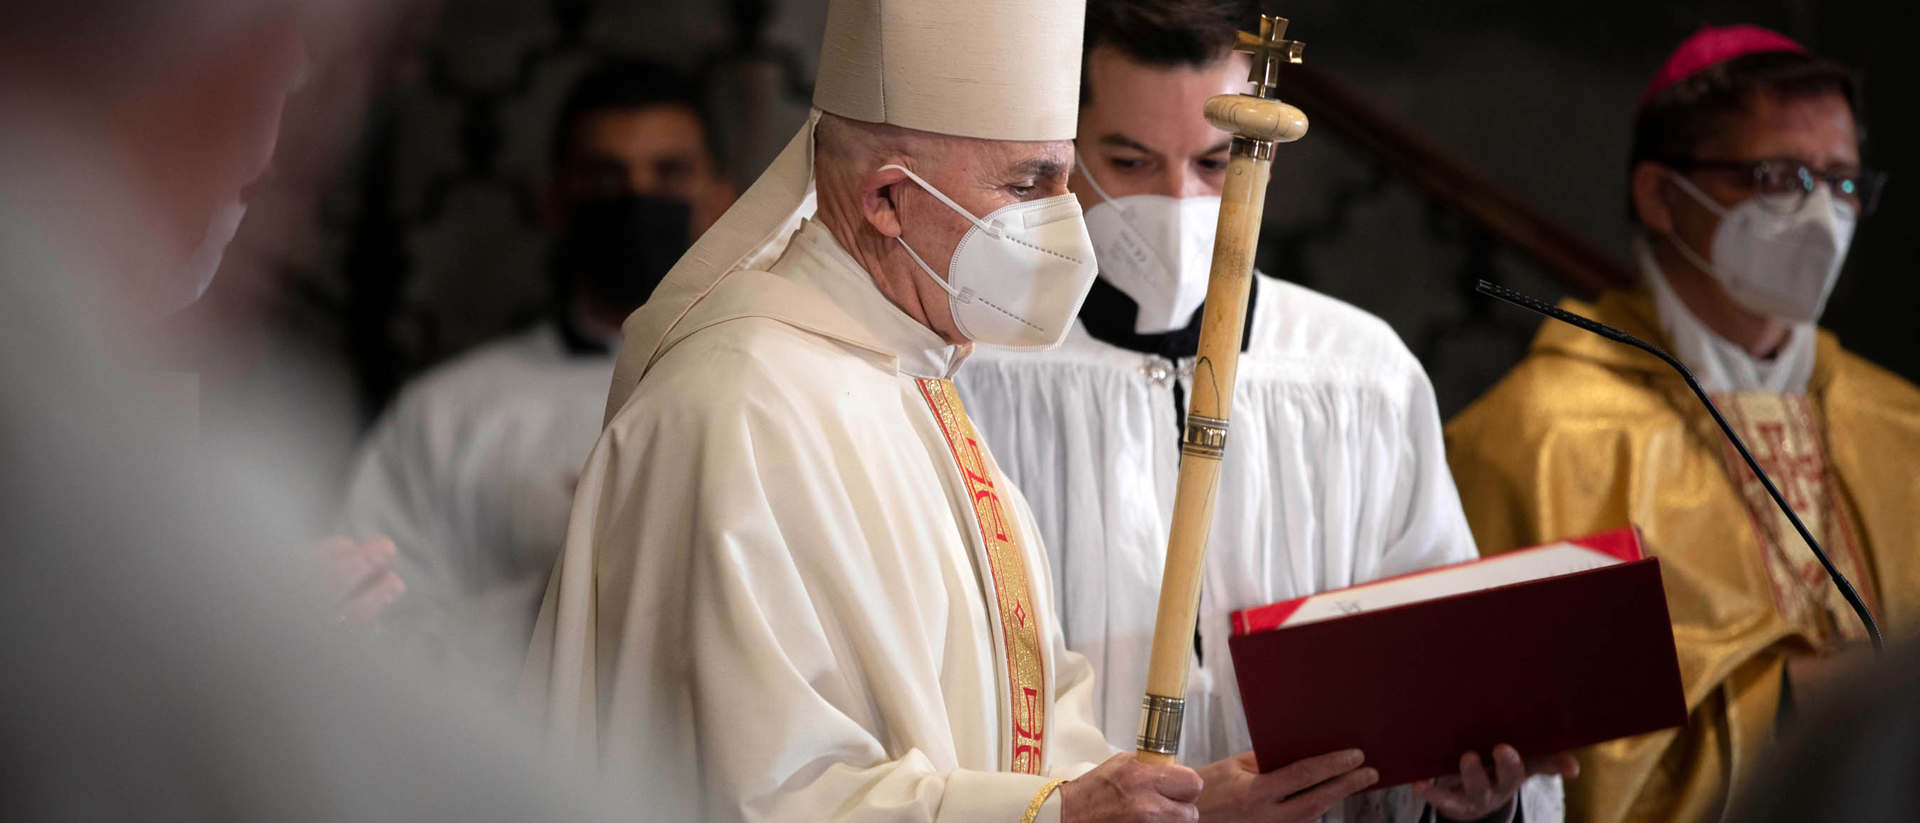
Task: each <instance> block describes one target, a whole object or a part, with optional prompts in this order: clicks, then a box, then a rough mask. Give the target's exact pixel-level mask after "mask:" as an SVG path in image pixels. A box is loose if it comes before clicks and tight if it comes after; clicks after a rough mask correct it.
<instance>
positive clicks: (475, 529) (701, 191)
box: [342, 60, 733, 696]
mask: <svg viewBox="0 0 1920 823" xmlns="http://www.w3.org/2000/svg"><path fill="white" fill-rule="evenodd" d="M708 125H709V123H708V120H707V118H706V115H705V113H704V108H703V106H702V105H701V104H700V102H699V99H698V98H697V97H696V95H695V92H694V89H693V86H692V84H691V83H689V82H688V81H686V80H685V79H684V78H682V77H681V76H680V75H679V74H678V73H677V72H675V71H673V70H672V69H670V68H668V67H666V66H662V65H659V64H656V63H652V62H647V61H637V60H636V61H630V62H622V63H616V64H612V65H609V66H605V67H602V68H599V69H597V70H595V71H592V72H591V73H589V74H588V75H586V76H585V77H583V78H581V79H580V80H579V81H578V82H577V83H576V84H575V85H574V86H573V88H572V89H571V90H570V91H569V93H568V95H567V97H566V99H565V102H564V103H563V104H562V106H561V111H560V115H559V117H558V119H557V122H556V123H555V128H554V132H553V146H554V148H553V166H554V168H553V173H554V179H553V180H552V182H551V183H549V184H548V187H547V190H546V192H545V193H544V197H543V200H542V204H543V211H544V213H545V215H546V218H547V222H548V225H549V227H550V228H551V230H552V232H553V235H554V237H555V241H556V242H555V244H554V250H553V254H552V258H551V260H552V275H553V283H554V301H553V311H552V313H551V316H550V317H549V318H548V319H547V320H546V321H545V322H543V323H541V324H539V325H537V326H535V327H533V328H532V329H529V330H527V331H524V332H521V333H519V334H517V335H514V336H512V337H510V338H507V339H504V340H501V341H498V342H495V343H492V344H489V345H487V346H484V347H481V348H480V349H478V350H476V351H474V352H471V353H469V354H466V355H464V356H462V357H460V358H459V359H457V360H455V361H453V362H451V363H448V364H446V365H444V366H441V367H439V368H437V369H434V370H433V371H431V372H429V373H428V374H426V375H424V376H422V377H420V378H418V379H416V380H414V381H413V382H412V383H411V384H409V385H408V386H406V387H405V388H404V389H403V390H402V391H401V393H400V396H399V399H398V400H396V401H395V402H394V404H393V407H392V408H390V409H389V410H388V411H387V412H386V413H385V414H384V415H383V416H382V418H381V420H380V422H379V423H378V424H377V425H376V426H375V428H374V430H373V431H372V432H371V433H370V434H369V435H368V436H367V439H366V443H365V445H364V446H363V447H362V454H361V456H360V458H359V461H358V466H357V467H356V470H355V471H354V474H353V479H352V482H351V485H350V487H349V489H348V495H347V500H346V503H345V512H344V516H343V521H344V522H343V525H342V530H343V531H346V532H348V533H350V534H385V535H388V536H390V537H391V538H392V540H393V545H394V546H395V548H396V549H397V551H398V561H397V563H396V565H397V567H398V570H399V573H400V576H401V579H402V580H403V581H404V582H405V584H406V585H407V586H408V588H409V590H410V591H409V594H408V595H407V597H406V598H404V599H403V600H401V601H400V602H399V604H398V605H396V606H394V607H393V608H392V609H390V610H389V611H388V612H386V613H385V614H384V615H383V616H382V619H383V621H384V622H385V623H386V624H387V625H388V626H389V627H390V628H392V629H394V630H395V631H396V632H398V633H399V634H400V636H401V638H402V639H403V640H419V641H421V644H422V646H423V648H422V651H423V652H424V653H426V654H428V655H430V656H432V657H433V658H435V659H436V660H437V662H438V663H439V664H440V665H443V666H445V667H447V668H448V669H449V670H450V671H452V672H455V673H458V674H459V675H461V676H463V677H474V678H478V679H479V680H480V681H482V682H483V683H485V684H487V685H489V686H490V687H492V688H493V690H494V691H495V692H496V693H498V694H500V695H503V696H505V695H511V694H512V689H513V683H514V681H515V678H516V676H517V674H518V672H519V666H520V661H521V660H522V659H523V657H524V654H525V652H526V644H527V637H528V636H529V635H530V633H531V632H532V630H533V616H534V613H535V611H536V610H537V609H538V608H539V604H540V593H541V591H542V590H543V588H544V587H545V585H546V581H547V573H548V572H549V571H550V570H551V569H552V568H553V560H554V558H555V557H556V556H557V555H558V554H559V551H560V543H561V540H562V539H563V538H564V537H565V535H566V523H567V512H568V510H569V509H570V508H571V506H572V503H573V487H574V484H575V483H577V482H578V479H579V473H580V466H581V464H583V463H585V462H586V457H587V450H588V449H590V448H591V447H592V446H593V441H594V438H595V437H596V436H597V435H598V433H599V431H600V418H601V412H602V410H603V409H604V408H605V406H606V397H607V382H608V380H609V379H611V377H612V374H613V349H614V348H615V347H617V346H618V344H619V329H620V323H621V322H622V321H624V320H625V319H626V317H627V314H628V313H630V312H632V311H633V310H634V309H635V308H638V307H639V306H640V304H642V303H644V302H646V300H647V297H648V295H650V294H652V293H653V288H654V286H655V285H657V284H658V283H659V282H660V278H661V277H663V276H665V275H666V272H667V269H668V268H670V267H671V266H672V265H673V263H674V261H675V260H678V259H679V257H680V255H681V254H682V253H683V252H685V251H686V248H687V246H688V245H689V244H690V243H691V242H692V239H693V237H696V236H698V235H699V234H700V233H702V232H704V231H706V229H707V227H708V226H710V225H712V224H713V221H714V220H715V219H716V218H718V217H719V215H720V213H721V212H723V211H725V210H726V207H727V206H728V205H729V204H730V203H731V202H732V201H733V189H732V187H731V185H730V184H728V183H727V182H726V181H725V180H724V179H723V178H722V176H721V175H720V172H719V168H718V163H717V162H716V158H715V156H714V152H713V150H712V148H711V146H712V145H713V140H712V135H711V134H710V133H709V130H708Z"/></svg>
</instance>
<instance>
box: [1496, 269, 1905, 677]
mask: <svg viewBox="0 0 1920 823" xmlns="http://www.w3.org/2000/svg"><path fill="white" fill-rule="evenodd" d="M1474 290H1475V291H1477V292H1480V293H1481V294H1485V295H1490V296H1493V297H1498V298H1500V299H1501V300H1505V301H1507V302H1509V303H1512V304H1514V305H1516V306H1519V307H1520V308H1523V309H1526V310H1528V311H1531V312H1534V313H1537V314H1542V315H1545V316H1547V317H1551V318H1553V319H1555V320H1558V321H1560V322H1562V323H1566V324H1568V325H1571V326H1575V327H1577V328H1581V329H1585V330H1587V331H1590V332H1593V333H1594V334H1597V335H1600V336H1601V337H1604V338H1606V339H1608V340H1612V341H1613V342H1615V343H1624V344H1626V345H1629V346H1632V347H1634V348H1636V349H1639V350H1641V351H1643V352H1646V353H1648V354H1651V355H1653V356H1654V357H1658V358H1660V360H1661V362H1664V363H1666V364H1667V365H1669V366H1672V367H1673V370H1674V371H1677V372H1679V373H1680V376H1681V377H1684V378H1686V380H1687V388H1690V389H1693V394H1694V396H1695V397H1698V398H1700V402H1701V404H1702V405H1705V406H1706V407H1707V411H1708V412H1709V413H1711V414H1712V415H1713V422H1715V423H1718V424H1720V431H1721V432H1724V433H1725V434H1726V435H1727V440H1729V441H1732V443H1733V448H1734V450H1735V451H1738V452H1740V459H1742V460H1745V461H1747V468H1750V469H1753V473H1754V476H1756V477H1759V478H1760V485H1763V486H1765V487H1767V494H1768V495H1769V496H1771V497H1772V498H1773V502H1774V504H1775V505H1777V506H1779V507H1780V511H1783V512H1786V515H1787V520H1789V521H1791V522H1792V523H1793V528H1794V530H1796V531H1798V532H1800V539H1802V540H1805V541H1807V548H1809V549H1812V550H1813V556H1814V557H1817V558H1820V565H1821V566H1822V567H1824V568H1826V570H1827V576H1828V577H1831V578H1833V585H1834V586H1836V587H1838V588H1839V589H1840V596H1841V597H1844V598H1846V599H1847V605H1849V606H1852V607H1853V611H1854V613H1855V614H1858V615H1860V622H1861V623H1862V624H1863V625H1865V626H1866V627H1867V636H1868V637H1871V638H1873V653H1874V654H1875V655H1879V654H1880V652H1881V650H1882V648H1881V646H1882V644H1881V640H1880V625H1879V624H1877V623H1875V622H1873V612H1870V611H1868V610H1867V603H1866V601H1864V600H1861V599H1860V593H1859V592H1857V591H1855V590H1854V588H1853V584H1852V583H1851V582H1848V580H1847V576H1846V575H1844V574H1841V573H1840V570H1839V569H1838V568H1836V567H1834V565H1833V561H1832V560H1831V559H1829V558H1828V557H1827V552H1826V550H1825V549H1822V548H1820V543H1819V541H1816V540H1814V539H1813V533H1812V532H1809V531H1807V527H1806V524H1804V523H1801V522H1800V515H1798V514H1795V513H1794V511H1793V507H1792V506H1789V505H1787V499H1786V498H1784V497H1781V496H1780V490H1779V489H1778V488H1775V487H1774V485H1773V478H1771V477H1768V476H1767V473H1766V471H1764V470H1762V469H1761V468H1760V462H1759V461H1757V460H1754V459H1753V453H1752V452H1749V451H1747V444H1745V443H1743V442H1741V441H1740V436H1739V435H1737V434H1734V433H1733V427H1732V426H1729V425H1727V419H1726V418H1725V417H1721V416H1720V407H1718V406H1715V405H1713V401H1712V400H1711V399H1709V398H1708V397H1707V393H1706V391H1705V390H1703V389H1701V388H1700V384H1699V383H1698V382H1696V381H1695V380H1694V379H1693V372H1690V371H1687V367H1686V366H1683V365H1680V361H1679V360H1676V359H1674V357H1673V355H1671V354H1668V353H1666V352H1665V351H1662V350H1661V349H1660V347H1659V346H1655V345H1653V344H1652V343H1648V342H1647V341H1645V340H1641V339H1640V338H1638V337H1634V336H1633V335H1631V334H1628V333H1626V332H1623V331H1621V330H1619V329H1616V328H1614V327H1612V326H1609V325H1606V324H1605V323H1599V322H1595V321H1593V320H1589V319H1587V318H1585V317H1581V316H1580V315H1577V314H1574V313H1573V312H1570V311H1567V310H1565V309H1562V308H1560V307H1558V306H1549V305H1547V304H1545V303H1542V302H1540V301H1538V300H1535V299H1533V298H1531V297H1528V296H1526V295H1524V294H1521V293H1519V292H1517V291H1514V290H1512V289H1509V288H1506V287H1505V286H1496V285H1494V284H1492V283H1489V282H1487V281H1485V280H1482V281H1480V285H1478V286H1475V287H1474Z"/></svg>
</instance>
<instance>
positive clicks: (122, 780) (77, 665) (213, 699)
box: [0, 0, 594, 821]
mask: <svg viewBox="0 0 1920 823" xmlns="http://www.w3.org/2000/svg"><path fill="white" fill-rule="evenodd" d="M407 11H408V8H407V7H406V6H405V5H403V4H399V3H361V2H344V1H339V0H336V1H334V2H305V1H304V0H278V1H275V0H261V1H260V2H248V3H232V2H217V1H216V0H206V1H205V2H202V1H201V0H138V2H135V0H69V1H68V2H62V3H41V2H37V1H36V2H25V0H5V2H0V488H4V493H0V523H5V524H6V528H7V535H8V543H7V551H5V552H4V553H3V554H0V622H4V625H5V626H7V629H8V634H7V636H6V642H4V643H0V671H5V672H6V684H5V686H4V687H0V728H4V729H5V730H6V732H5V734H4V735H0V760H3V761H4V762H5V763H6V764H7V765H6V771H7V781H6V788H5V791H4V792H0V818H5V819H8V820H59V821H82V820H103V821H104V820H131V819H139V820H155V821H188V820H191V821H205V820H340V821H354V820H364V821H386V820H528V819H557V820H582V819H592V818H591V816H590V815H589V814H588V813H587V807H588V806H589V805H590V804H591V803H593V802H594V797H593V795H591V794H588V793H586V792H583V791H582V790H581V786H580V785H579V783H578V782H577V781H574V780H570V779H568V778H567V777H566V776H565V775H564V774H563V773H561V772H559V771H558V770H555V769H552V768H551V767H548V766H545V765H543V764H542V763H540V761H539V760H538V759H537V758H535V757H531V756H530V755H529V751H530V749H531V748H532V747H531V746H530V745H529V739H528V737H527V736H526V733H525V730H523V729H518V728H515V727H514V726H512V725H510V724H509V723H507V722H506V721H505V720H504V719H503V718H501V716H500V715H499V714H498V713H497V712H496V713H486V712H482V711H477V710H475V709H474V707H475V706H476V705H477V704H476V703H475V702H474V701H472V700H468V699H464V698H462V697H461V696H460V695H458V694H453V695H449V694H447V693H446V692H445V691H444V690H436V691H434V692H428V691H427V690H425V689H423V688H420V687H419V685H418V684H419V683H420V680H419V679H418V678H417V677H416V676H415V675H414V674H413V673H412V672H410V671H409V670H407V669H406V668H404V667H400V666H396V665H394V664H392V663H390V662H388V661H386V660H384V659H382V658H380V657H378V656H377V655H376V654H375V653H374V651H373V649H372V648H371V647H370V646H368V645H367V644H366V643H364V642H363V641H362V639H361V638H360V636H359V635H358V634H356V633H353V632H346V631H341V630H340V629H338V628H337V627H336V620H335V619H334V617H333V613H334V610H335V608H336V605H337V604H336V603H335V601H334V600H333V599H332V598H329V597H325V596H323V595H322V593H321V590H320V588H319V587H317V586H315V585H313V569H312V567H311V560H312V558H311V555H310V549H309V548H308V547H310V546H311V545H312V541H313V535H312V532H311V531H310V530H309V528H308V526H309V525H310V524H312V523H313V522H315V521H314V520H313V519H312V516H313V514H314V512H313V511H312V509H313V508H314V502H313V499H312V498H310V497H308V496H306V494H305V493H306V492H307V491H309V490H311V489H312V488H315V487H316V486H318V485H319V483H317V482H316V481H315V479H314V478H312V477H308V476H304V475H305V472H304V469H306V468H308V467H306V466H303V465H300V464H297V463H290V462H288V461H284V460H278V459H275V458H276V456H277V455H279V454H281V453H282V452H280V451H278V450H275V449H272V448H268V447H265V446H261V447H259V448H256V447H253V446H251V445H248V444H246V443H239V442H236V443H235V444H234V447H233V448H231V449H223V450H218V451H215V452H212V453H206V452H203V451H202V449H201V448H199V445H198V431H197V429H198V425H199V421H198V420H196V419H195V417H194V415H193V414H191V412H192V410H193V407H192V402H191V401H192V397H191V393H190V392H188V391H183V390H182V389H183V387H182V385H181V381H178V380H174V379H170V378H169V376H168V375H167V373H166V372H165V369H166V368H169V367H170V366H171V363H170V362H168V361H167V360H166V359H165V358H164V357H163V356H162V355H161V354H160V352H161V350H163V349H166V348H168V347H169V346H171V345H173V342H171V341H169V340H167V339H165V338H167V337H169V335H168V333H167V327H168V326H169V324H170V323H172V322H174V321H175V319H176V318H177V315H178V314H179V310H180V309H181V307H182V306H184V305H187V304H188V303H190V302H192V301H193V300H194V299H195V297H196V296H197V295H198V294H199V293H200V292H201V291H203V290H204V288H205V286H206V281H207V278H208V276H209V272H210V271H212V270H213V269H214V267H215V266H216V262H215V261H218V260H220V259H222V258H223V257H226V254H225V253H226V252H227V251H228V248H227V246H228V243H227V241H228V239H229V238H231V237H232V236H233V231H234V229H233V228H232V226H231V225H230V223H231V222H237V221H232V220H231V217H230V214H231V211H232V210H233V204H235V203H238V202H242V201H243V200H247V199H250V198H253V197H265V198H267V200H265V201H257V204H258V205H265V206H268V208H267V209H264V210H262V212H255V214H256V217H258V216H259V215H260V214H262V213H263V212H264V213H265V214H267V215H269V216H271V217H272V218H274V219H271V220H268V221H265V224H262V223H260V222H259V221H257V220H256V221H252V222H254V228H253V229H252V230H251V231H242V232H241V234H242V236H243V237H248V238H249V241H248V243H247V244H246V246H247V248H245V249H244V253H241V254H236V255H234V256H233V258H232V259H229V260H227V261H226V262H227V265H225V266H220V267H219V268H220V269H221V270H223V271H226V272H227V273H228V274H229V275H231V276H234V277H239V278H242V279H243V280H247V281H251V282H249V283H248V284H247V285H249V286H250V287H252V288H255V289H257V293H258V294H261V295H264V294H267V293H270V292H272V291H273V290H274V284H273V282H272V281H273V275H274V273H275V272H277V271H278V268H277V267H274V266H271V265H265V262H266V261H269V260H272V259H273V258H274V257H275V255H276V251H277V250H284V248H283V247H282V246H281V245H280V243H281V241H285V240H289V239H291V238H292V237H293V236H295V235H298V234H300V233H301V229H300V228H299V226H297V225H296V223H297V222H299V221H298V220H297V219H295V218H294V216H295V215H297V214H300V213H302V212H309V211H310V210H311V208H312V205H313V202H314V198H315V196H316V195H317V194H318V192H319V187H320V186H322V185H324V181H325V180H326V179H327V178H328V177H330V168H331V165H332V164H331V160H332V159H333V158H335V157H336V156H337V149H338V148H339V147H340V146H341V145H342V144H343V143H344V142H345V141H346V140H347V139H350V136H351V134H352V133H353V132H354V130H355V121H356V120H357V115H358V112H359V111H360V109H361V108H362V104H363V103H364V100H365V97H366V95H367V94H368V93H369V91H370V88H371V86H372V84H373V83H374V82H375V81H376V80H377V78H378V77H379V76H380V74H381V68H382V66H383V65H384V63H385V62H387V61H386V60H385V59H384V54H385V52H386V51H387V49H389V48H390V47H391V46H392V44H393V42H394V38H393V37H392V36H391V35H392V32H393V24H394V23H395V19H396V17H398V16H400V15H403V14H404V13H406V12H407ZM296 88H297V89H298V92H296V93H295V94H294V95H293V96H292V97H289V91H290V90H292V89H296ZM283 109H284V111H283ZM283 125H284V126H285V130H284V131H282V127H283ZM269 169H271V174H270V175H268V176H267V178H265V179H263V178H262V175H263V173H265V172H267V171H268V170H269ZM256 182H258V185H256ZM222 215H229V217H226V218H223V217H222ZM234 251H236V252H242V251H243V250H242V249H241V248H239V247H237V246H236V247H235V248H234ZM230 307H232V308H235V309H236V312H242V313H243V312H244V311H247V310H257V309H259V308H260V304H258V303H254V304H251V305H249V301H248V300H245V299H241V300H237V302H235V303H233V304H230ZM222 319H224V320H225V321H227V322H230V323H232V324H234V325H236V326H237V325H244V324H245V323H248V322H252V321H251V320H248V319H247V318H243V317H240V316H239V315H238V313H230V314H227V315H225V316H224V317H223V318H222ZM219 336H220V335H218V334H213V335H211V336H209V338H208V339H207V341H206V344H207V345H208V346H209V347H210V348H209V351H210V352H211V349H217V348H220V345H219V343H218V338H219ZM185 388H191V387H190V386H189V387H185ZM276 422H279V423H282V424H285V425H275V423H276ZM304 422H305V421H267V420H263V421H253V422H252V423H251V424H250V425H251V426H252V431H251V432H250V433H248V434H247V435H245V436H244V437H242V438H241V439H242V440H250V442H251V443H252V444H265V443H267V442H268V440H269V439H274V438H277V439H282V440H287V441H297V440H299V439H300V438H301V437H302V436H303V433H304V432H305V431H306V427H305V426H303V425H301V424H302V423H304Z"/></svg>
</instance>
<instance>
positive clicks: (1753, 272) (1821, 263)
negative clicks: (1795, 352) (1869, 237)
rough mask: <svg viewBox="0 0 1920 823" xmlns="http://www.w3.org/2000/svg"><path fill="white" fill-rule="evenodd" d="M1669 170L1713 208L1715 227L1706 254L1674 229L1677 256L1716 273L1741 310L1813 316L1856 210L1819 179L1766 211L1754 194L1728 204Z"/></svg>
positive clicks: (1822, 306)
mask: <svg viewBox="0 0 1920 823" xmlns="http://www.w3.org/2000/svg"><path fill="white" fill-rule="evenodd" d="M1672 177H1673V181H1674V183H1676V184H1678V185H1679V186H1680V190H1681V191H1684V192H1686V193H1687V194H1688V195H1691V196H1692V197H1693V199H1694V200H1697V201H1699V203H1700V205H1702V206H1705V207H1706V208H1707V210H1708V211H1711V212H1713V213H1714V214H1717V215H1720V227H1719V228H1717V229H1715V230H1714V232H1713V260H1712V261H1707V260H1704V259H1701V257H1700V254H1699V253H1698V252H1696V251H1694V250H1693V249H1690V248H1688V247H1687V244H1686V242H1685V241H1682V240H1681V239H1680V238H1679V236H1678V235H1673V236H1672V238H1671V239H1672V240H1673V244H1674V246H1675V247H1677V248H1678V249H1679V251H1680V254H1681V256H1683V257H1685V258H1687V261H1688V262H1690V263H1692V264H1693V265H1694V266H1696V267H1698V268H1699V269H1700V270H1701V271H1704V272H1706V273H1707V274H1709V275H1711V276H1712V277H1713V279H1715V280H1717V281H1719V283H1720V287H1721V288H1723V289H1726V291H1727V296H1728V297H1730V298H1732V299H1733V302H1735V303H1737V304H1739V305H1740V306H1741V307H1742V308H1745V309H1747V310H1748V311H1753V312H1758V313H1760V314H1765V315H1770V316H1773V317H1777V318H1780V319H1782V320H1788V321H1792V322H1798V323H1811V322H1813V321H1815V320H1818V319H1819V318H1820V313H1821V312H1822V311H1824V310H1826V307H1827V296H1828V295H1830V294H1832V293H1833V284H1834V282H1835V281H1836V280H1837V279H1838V278H1839V277H1840V266H1841V264H1842V263H1845V262H1846V260H1847V247H1848V245H1850V244H1851V243H1852V242H1853V226H1854V222H1855V221H1856V220H1857V219H1858V217H1857V215H1855V214H1854V211H1853V207H1852V206H1849V205H1847V204H1845V203H1842V202H1840V201H1838V200H1835V199H1833V192H1831V191H1829V190H1828V189H1827V187H1826V186H1824V185H1823V186H1819V187H1817V188H1815V189H1814V191H1813V193H1812V194H1811V195H1808V196H1807V198H1806V199H1805V200H1804V201H1802V202H1801V204H1800V208H1799V210H1797V211H1794V212H1791V213H1788V214H1775V213H1773V212H1771V211H1768V210H1767V208H1766V207H1765V206H1763V205H1761V203H1760V198H1759V197H1752V198H1748V199H1747V201H1746V202H1744V203H1741V204H1740V205H1738V206H1735V207H1733V208H1731V209H1729V208H1727V207H1725V206H1722V205H1720V204H1719V203H1717V202H1715V201H1714V199H1713V198H1711V197H1708V196H1707V194H1706V192H1703V191H1701V190H1700V189H1699V188H1698V187H1696V186H1695V185H1694V184H1693V181H1691V180H1688V179H1687V178H1685V177H1682V176H1680V175H1679V174H1672ZM1776 196H1777V195H1776Z"/></svg>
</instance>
